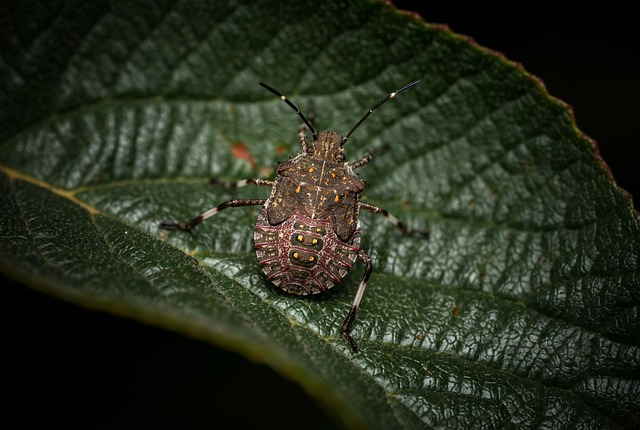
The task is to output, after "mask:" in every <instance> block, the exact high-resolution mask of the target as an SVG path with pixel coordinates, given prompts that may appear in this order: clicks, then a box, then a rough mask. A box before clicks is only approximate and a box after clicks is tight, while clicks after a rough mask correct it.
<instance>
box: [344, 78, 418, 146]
mask: <svg viewBox="0 0 640 430" xmlns="http://www.w3.org/2000/svg"><path fill="white" fill-rule="evenodd" d="M421 80H422V79H418V80H417V81H414V82H411V83H410V84H407V85H405V86H404V87H402V88H400V89H399V90H395V91H394V92H392V93H389V95H388V96H386V97H385V98H383V99H382V100H380V101H379V102H378V103H376V104H375V105H373V107H372V108H371V109H369V110H368V111H367V113H365V114H364V116H363V117H362V118H360V121H358V122H357V123H356V125H354V126H353V128H352V129H351V130H349V133H347V134H345V136H344V137H343V138H342V143H341V144H340V145H341V146H342V145H344V144H345V143H347V139H349V136H351V133H353V132H354V131H355V130H356V128H358V127H360V124H362V123H363V122H364V120H365V119H367V117H368V116H369V115H371V114H372V113H373V111H374V110H376V109H378V108H379V107H380V106H382V105H383V104H385V103H386V102H388V101H389V100H391V99H392V98H394V97H395V96H396V94H398V93H400V92H402V91H404V90H406V89H407V88H411V87H412V86H414V85H417V84H419V83H420V81H421Z"/></svg>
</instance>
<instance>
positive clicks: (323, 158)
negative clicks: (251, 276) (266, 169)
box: [253, 131, 365, 295]
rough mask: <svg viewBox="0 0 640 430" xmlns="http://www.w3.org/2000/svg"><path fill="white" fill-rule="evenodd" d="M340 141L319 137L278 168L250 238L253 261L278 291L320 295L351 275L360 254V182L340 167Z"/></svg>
mask: <svg viewBox="0 0 640 430" xmlns="http://www.w3.org/2000/svg"><path fill="white" fill-rule="evenodd" d="M341 142H342V136H340V135H339V134H337V133H334V132H331V131H320V132H319V133H318V137H317V139H316V140H315V141H314V142H313V144H312V145H311V146H308V147H307V150H306V151H305V152H303V153H301V154H299V155H298V156H297V157H295V158H293V159H291V160H289V161H287V162H284V163H281V164H279V165H278V169H277V176H276V179H275V181H274V185H273V188H272V191H271V195H270V196H269V198H268V199H267V201H266V203H265V205H264V208H263V209H262V210H261V211H260V214H259V215H258V220H257V222H256V228H255V233H254V236H253V237H254V241H255V246H256V255H257V257H258V262H259V263H260V265H261V266H262V270H263V271H264V273H265V275H267V277H268V278H269V280H270V281H271V282H273V283H274V284H275V285H276V286H278V287H280V288H282V289H283V290H285V291H287V292H289V293H292V294H298V295H308V294H317V293H321V292H323V291H325V290H328V289H329V288H331V287H333V286H334V285H335V284H337V283H338V282H339V281H340V280H341V279H342V278H344V276H345V275H346V274H347V273H348V272H349V271H350V270H351V268H352V267H353V265H354V264H355V263H356V261H357V259H358V254H359V252H360V223H359V220H358V215H359V210H360V206H359V202H360V195H361V194H362V192H363V191H364V188H365V185H364V182H363V181H362V180H361V179H360V178H359V177H358V175H356V174H355V173H354V171H353V169H352V168H351V167H350V166H349V165H348V164H347V163H345V162H344V161H342V160H344V156H343V155H342V147H341Z"/></svg>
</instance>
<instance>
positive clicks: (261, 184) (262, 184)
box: [209, 178, 274, 189]
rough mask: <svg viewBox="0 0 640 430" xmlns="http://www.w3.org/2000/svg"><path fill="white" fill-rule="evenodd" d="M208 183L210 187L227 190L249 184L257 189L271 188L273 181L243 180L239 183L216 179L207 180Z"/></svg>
mask: <svg viewBox="0 0 640 430" xmlns="http://www.w3.org/2000/svg"><path fill="white" fill-rule="evenodd" d="M209 183H210V184H212V185H219V186H221V187H224V188H227V189H235V188H241V187H244V186H245V185H249V184H253V185H257V186H259V187H273V184H274V182H273V181H269V180H267V179H260V178H249V179H243V180H241V181H234V182H227V181H221V180H219V179H216V178H211V179H209Z"/></svg>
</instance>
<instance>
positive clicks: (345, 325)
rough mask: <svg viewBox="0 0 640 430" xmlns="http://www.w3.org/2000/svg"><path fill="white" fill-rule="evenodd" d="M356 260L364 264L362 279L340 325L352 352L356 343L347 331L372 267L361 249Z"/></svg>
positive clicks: (351, 323)
mask: <svg viewBox="0 0 640 430" xmlns="http://www.w3.org/2000/svg"><path fill="white" fill-rule="evenodd" d="M358 260H360V261H362V262H363V263H364V264H365V266H366V267H365V270H364V275H362V280H361V281H360V286H358V291H356V297H355V299H353V304H352V305H351V309H349V313H348V314H347V317H346V318H345V319H344V322H343V323H342V327H340V333H341V334H342V338H343V339H344V340H346V341H347V342H349V346H351V351H353V352H356V351H358V345H357V344H356V341H355V340H353V338H352V337H351V335H350V334H349V332H350V331H351V326H352V325H353V322H354V321H355V319H356V313H357V312H358V307H359V306H360V301H361V300H362V295H363V294H364V290H365V288H367V281H368V280H369V276H371V270H372V268H373V266H372V264H371V257H369V256H368V255H367V253H366V252H364V251H363V250H360V252H359V253H358Z"/></svg>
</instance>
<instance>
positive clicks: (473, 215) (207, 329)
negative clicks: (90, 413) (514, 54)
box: [0, 1, 640, 428]
mask: <svg viewBox="0 0 640 430" xmlns="http://www.w3.org/2000/svg"><path fill="white" fill-rule="evenodd" d="M3 8H4V10H3V13H2V14H0V15H1V16H3V18H2V20H3V21H2V26H1V27H2V28H3V30H2V38H1V43H2V52H3V68H2V71H1V73H2V74H1V76H0V105H1V106H3V108H2V109H1V110H0V186H1V187H2V191H1V192H0V196H1V198H0V205H1V209H0V211H1V213H2V214H3V215H2V223H1V224H0V228H1V229H2V230H1V236H0V237H1V241H2V242H1V244H2V246H1V251H0V267H1V268H2V271H3V273H4V274H5V275H7V276H10V277H13V278H16V279H18V280H20V281H22V282H24V283H26V284H28V285H31V286H33V287H35V288H38V289H41V290H44V291H46V292H49V293H51V294H54V295H56V296H59V297H62V298H64V299H67V300H71V301H73V302H75V303H78V304H80V305H84V306H89V307H92V308H98V309H101V310H107V311H111V312H114V313H117V314H124V315H127V316H131V317H134V318H137V319H139V320H142V321H146V322H151V323H153V324H157V325H159V326H161V327H166V328H169V329H172V330H177V331H179V332H182V333H185V334H189V335H194V336H198V337H201V338H205V339H207V340H209V341H211V342H213V343H214V344H216V345H218V346H221V347H224V348H229V349H231V350H233V351H237V352H240V353H241V354H244V355H246V356H247V357H249V358H251V359H253V360H257V361H261V362H265V363H267V364H269V365H270V366H272V367H274V368H275V369H277V370H278V371H280V372H281V373H283V374H285V375H287V376H289V377H291V378H293V379H294V380H296V381H298V382H299V383H300V384H301V385H302V386H304V387H305V388H306V389H307V390H308V391H309V392H311V393H312V395H313V396H314V397H316V398H317V399H318V400H319V401H321V402H322V403H325V404H327V405H329V407H330V408H331V409H333V410H334V411H336V413H337V414H338V415H339V416H340V417H341V419H342V420H343V422H344V423H345V424H346V425H348V426H366V427H369V428H397V427H403V428H418V427H429V426H439V427H448V428H469V427H474V428H477V427H491V428H493V427H502V426H512V427H518V428H522V427H534V426H535V427H550V428H566V427H568V426H576V427H584V428H616V427H633V426H634V425H637V424H639V423H640V414H639V410H640V409H639V407H638V406H639V405H638V403H639V401H638V399H639V398H640V384H639V382H638V378H637V376H638V367H639V365H640V350H639V348H638V340H639V337H640V324H639V320H638V304H639V303H640V289H639V281H640V279H639V278H640V277H639V275H638V255H639V254H640V252H639V248H640V245H639V244H640V241H639V239H640V229H639V223H638V216H637V213H635V212H634V210H633V209H632V205H631V203H630V200H629V198H628V196H627V195H625V194H624V193H623V192H622V191H621V190H620V189H619V188H618V187H617V186H616V185H615V183H614V182H613V180H612V178H611V177H610V175H609V173H608V171H607V169H606V167H605V166H604V165H603V163H602V161H601V160H600V159H599V157H598V155H597V153H596V152H595V151H594V148H593V142H591V141H590V140H589V139H588V138H586V137H585V136H583V135H582V134H581V133H580V132H579V131H578V130H577V129H576V128H575V126H574V123H573V119H572V117H571V114H570V113H569V111H568V109H567V108H566V107H565V106H564V105H563V104H562V103H561V102H559V101H557V100H555V99H553V98H551V97H550V96H549V95H548V94H547V93H546V91H545V89H544V87H543V86H542V85H541V84H540V82H538V81H537V80H536V79H534V78H532V77H531V76H529V75H528V74H527V73H526V72H524V71H523V70H522V69H521V68H520V67H518V66H517V65H514V64H512V63H510V62H509V61H507V60H506V59H504V58H502V57H501V56H499V55H497V54H495V53H492V52H490V51H487V50H485V49H483V48H480V47H478V46H476V45H475V44H474V43H473V42H472V41H470V40H468V39H466V38H463V37H460V36H458V35H455V34H453V33H451V32H450V31H448V30H447V29H445V28H442V27H438V26H432V25H429V24H425V23H424V22H422V21H421V20H419V19H417V18H415V17H412V16H410V15H406V14H402V13H399V12H397V11H395V10H394V9H392V8H391V7H389V6H387V5H385V4H381V3H377V2H360V1H354V2H349V3H348V5H345V4H343V2H337V1H335V2H334V1H329V2H322V3H321V4H316V3H313V4H312V5H311V6H310V5H309V4H305V2H292V1H284V2H278V4H277V5H276V6H273V5H271V4H270V3H268V2H260V1H256V2H241V3H235V2H212V3H210V4H206V5H196V4H195V3H194V2H188V1H184V2H154V3H149V4H144V3H138V4H135V5H131V4H127V3H113V4H101V3H93V2H92V3H91V4H84V3H60V4H58V3H55V2H52V3H50V4H48V5H47V6H46V7H42V8H36V7H35V6H34V7H30V6H29V5H28V4H27V2H23V4H20V5H11V6H3ZM32 10H37V11H38V12H37V13H31V11H32ZM337 22H339V23H340V25H335V23H337ZM5 53H6V54H5ZM415 79H422V80H423V82H422V83H421V84H420V85H418V86H416V87H415V88H412V89H409V90H407V91H405V92H403V93H401V94H399V95H398V97H396V98H394V99H393V100H392V101H390V102H389V103H387V104H385V105H384V106H383V107H381V108H380V109H379V110H376V112H375V113H374V114H373V115H372V116H371V117H370V118H369V119H367V121H366V122H365V123H364V124H363V125H362V126H361V127H360V128H359V129H358V131H357V132H355V133H354V134H353V136H352V137H351V138H350V139H349V143H348V144H347V145H346V147H345V150H346V153H347V157H348V159H350V160H356V159H358V158H360V157H361V156H362V155H363V154H364V153H365V152H366V151H367V150H368V149H372V148H376V147H379V146H381V145H383V144H387V145H389V150H387V151H386V152H384V153H380V154H376V157H375V159H374V160H373V161H372V162H370V163H369V164H368V165H367V166H366V167H363V168H362V169H361V170H360V174H361V176H362V177H363V178H364V179H365V180H366V181H367V190H366V192H365V195H364V201H366V202H367V203H370V204H374V205H380V206H383V207H385V208H386V209H388V210H389V211H390V212H391V213H393V214H394V215H395V216H397V217H398V218H400V219H402V220H403V221H405V222H406V223H407V224H409V225H411V226H414V227H417V228H428V229H429V230H430V231H431V238H430V239H429V240H424V239H421V238H416V237H408V236H403V235H402V234H401V233H400V232H399V231H397V230H396V229H395V228H394V227H393V226H392V225H391V223H389V222H387V221H385V220H384V219H383V218H382V217H377V216H375V215H372V214H368V213H364V214H362V223H363V233H364V240H363V248H364V249H365V250H366V251H367V252H368V253H369V254H370V255H371V257H372V259H373V262H374V272H373V275H372V276H371V279H370V282H369V286H368V288H367V292H366V294H365V296H364V300H363V302H362V305H361V310H360V313H359V314H358V318H357V320H356V324H355V326H354V331H353V336H354V338H355V339H356V340H357V341H358V343H359V346H360V351H359V352H358V354H356V355H353V354H352V353H351V352H350V350H349V348H348V346H347V345H346V344H345V343H344V342H343V341H342V339H341V338H340V335H339V327H340V324H341V323H342V320H343V319H344V317H345V315H346V312H347V310H348V308H349V306H350V303H351V301H352V300H353V296H354V294H355V290H356V288H357V285H358V283H359V280H360V277H361V276H362V273H363V269H362V268H361V267H358V266H356V268H355V269H354V270H353V272H352V274H351V275H350V276H348V277H347V279H346V280H345V281H344V282H342V283H341V284H340V285H339V286H338V287H336V288H334V289H332V290H330V291H329V292H328V293H327V294H326V295H324V296H322V297H319V298H312V299H307V298H298V297H291V296H287V295H284V294H282V293H281V292H280V291H278V290H277V288H276V287H274V286H273V285H270V284H269V283H268V281H267V280H266V279H265V278H264V276H263V275H262V273H261V270H260V268H259V266H258V264H257V263H256V261H255V255H254V251H253V244H252V239H251V238H252V230H253V223H254V220H255V216H256V214H257V208H241V209H229V210H226V211H223V212H222V213H220V214H219V215H217V216H216V217H215V218H213V219H211V220H208V221H207V222H205V223H203V224H202V225H201V226H199V227H198V228H197V230H196V232H195V233H194V234H193V235H188V234H179V233H172V232H168V233H167V232H161V231H159V230H158V224H159V223H160V222H161V221H165V220H177V221H183V220H187V219H189V218H191V217H193V216H195V215H197V214H199V213H201V212H203V211H205V210H207V209H210V208H211V207H213V206H215V205H217V204H219V203H221V202H223V201H225V200H228V199H230V198H232V197H235V196H239V197H242V198H266V197H267V196H268V192H269V190H268V189H265V188H262V189H260V188H252V187H245V188H242V189H240V190H237V192H231V191H229V190H225V189H222V188H219V187H213V186H210V185H209V184H208V180H209V178H211V177H215V178H220V179H224V180H239V179H244V178H247V177H265V178H273V175H274V168H275V166H276V162H277V161H282V160H285V159H286V156H287V155H293V154H295V153H296V152H297V151H298V150H299V149H298V147H299V145H298V142H297V128H298V126H299V123H300V120H299V118H298V117H297V116H296V115H295V113H294V112H293V111H292V110H291V109H289V108H288V107H287V106H286V105H284V104H283V103H282V101H281V100H279V99H277V98H276V97H273V95H272V94H270V93H268V92H267V91H265V90H264V89H262V88H261V87H260V86H258V85H257V83H258V82H259V81H263V82H267V83H269V84H270V85H272V86H274V87H276V88H277V89H278V90H279V91H281V92H282V93H283V94H286V95H287V96H289V97H290V98H291V99H292V100H293V101H294V102H295V103H296V104H297V105H298V106H300V107H301V108H303V110H305V107H306V104H307V100H309V99H313V102H314V111H315V114H316V122H315V124H316V127H317V128H319V129H330V130H336V131H338V132H340V133H346V132H347V131H348V130H349V129H350V128H351V127H352V126H353V125H354V124H355V123H356V122H357V120H358V119H359V118H360V117H361V116H362V115H363V114H364V113H365V112H366V110H367V109H369V108H370V107H371V106H372V105H373V104H375V102H377V101H378V100H380V99H381V98H382V97H384V96H385V95H386V94H388V93H389V92H390V91H392V90H394V89H397V88H399V87H401V86H402V85H404V84H406V83H408V82H411V81H413V80H415Z"/></svg>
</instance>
